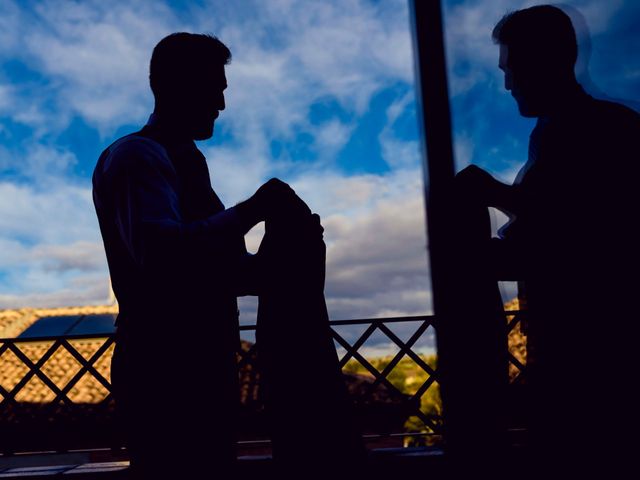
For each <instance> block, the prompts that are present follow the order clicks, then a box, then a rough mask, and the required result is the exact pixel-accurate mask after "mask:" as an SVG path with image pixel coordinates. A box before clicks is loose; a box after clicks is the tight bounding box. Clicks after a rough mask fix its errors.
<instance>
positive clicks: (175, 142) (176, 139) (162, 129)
mask: <svg viewBox="0 0 640 480" xmlns="http://www.w3.org/2000/svg"><path fill="white" fill-rule="evenodd" d="M145 126H146V127H147V128H150V129H151V130H153V131H155V132H157V133H158V136H159V137H161V138H162V139H163V140H164V142H165V143H167V144H170V145H172V146H173V147H179V148H189V149H192V148H195V147H196V144H195V142H194V141H193V140H192V139H190V138H185V137H181V136H179V135H176V133H175V131H174V130H172V129H170V128H167V127H166V126H165V123H164V122H163V121H162V117H161V116H160V115H158V114H157V113H155V112H154V113H152V114H151V115H149V119H148V120H147V124H146V125H145Z"/></svg>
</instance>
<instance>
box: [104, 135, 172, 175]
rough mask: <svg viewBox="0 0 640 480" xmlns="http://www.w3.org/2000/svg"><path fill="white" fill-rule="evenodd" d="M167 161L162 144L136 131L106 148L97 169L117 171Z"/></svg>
mask: <svg viewBox="0 0 640 480" xmlns="http://www.w3.org/2000/svg"><path fill="white" fill-rule="evenodd" d="M167 162H168V157H167V153H166V151H165V149H164V147H163V146H162V145H160V144H159V143H158V142H156V141H155V140H152V139H151V138H148V137H146V136H142V135H140V134H139V133H138V132H136V133H131V134H129V135H125V136H123V137H120V138H119V139H117V140H116V141H114V142H113V143H112V144H111V145H109V146H108V147H107V148H105V149H104V150H103V152H102V154H101V155H100V158H99V160H98V164H97V165H96V170H100V171H102V172H106V171H112V172H117V171H121V170H123V169H124V170H129V169H131V168H134V167H143V166H149V165H152V164H166V163H167Z"/></svg>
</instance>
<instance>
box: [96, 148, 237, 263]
mask: <svg viewBox="0 0 640 480" xmlns="http://www.w3.org/2000/svg"><path fill="white" fill-rule="evenodd" d="M102 178H103V180H104V185H103V188H107V189H111V190H112V192H113V196H114V197H113V198H114V200H115V217H116V218H115V220H116V224H117V227H118V231H119V233H120V237H121V238H122V240H123V242H124V244H125V245H126V247H127V249H128V250H129V253H130V254H131V256H132V258H133V259H134V260H135V261H136V263H138V264H139V265H144V264H146V263H148V262H155V261H161V262H162V261H170V260H172V259H174V258H173V257H175V253H176V250H175V249H176V248H181V247H184V246H187V245H188V244H189V243H190V242H202V241H204V242H206V243H207V245H210V249H211V250H212V251H214V250H215V249H216V247H217V246H221V245H223V244H225V243H227V242H228V241H230V240H231V239H234V238H235V239H237V238H238V237H239V236H242V235H243V234H244V229H245V228H246V226H245V225H244V224H243V222H242V219H241V218H240V217H239V216H238V214H237V213H236V212H235V210H234V209H233V208H231V209H227V210H225V211H223V212H220V213H218V214H216V215H212V216H210V217H208V218H205V219H202V220H196V221H189V222H187V221H185V220H184V219H183V218H182V214H181V211H180V207H179V202H178V195H177V184H176V181H177V179H176V177H175V172H174V171H173V167H172V166H171V164H170V161H169V159H168V158H166V156H165V155H163V151H162V150H161V149H159V148H156V147H155V146H154V144H153V143H151V142H148V141H145V140H129V141H127V142H125V143H123V144H121V145H119V146H118V147H117V148H115V149H114V150H113V151H111V152H110V154H109V157H108V158H107V159H106V160H105V162H104V164H103V172H102Z"/></svg>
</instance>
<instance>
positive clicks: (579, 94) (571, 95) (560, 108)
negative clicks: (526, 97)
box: [541, 79, 586, 118]
mask: <svg viewBox="0 0 640 480" xmlns="http://www.w3.org/2000/svg"><path fill="white" fill-rule="evenodd" d="M585 97H586V93H585V91H584V90H583V88H582V87H581V86H580V84H579V83H578V82H577V81H576V80H575V79H573V80H569V81H567V82H565V83H561V84H559V85H558V86H557V88H556V89H555V91H554V92H553V94H552V95H551V96H550V98H549V106H548V108H547V109H546V111H545V113H544V114H543V115H541V117H546V118H549V117H555V116H557V115H563V114H564V113H566V112H570V111H572V110H573V109H574V108H575V107H576V104H577V103H579V102H580V101H581V100H582V99H584V98H585Z"/></svg>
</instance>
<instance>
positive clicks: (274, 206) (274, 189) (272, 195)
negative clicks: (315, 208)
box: [236, 178, 306, 228]
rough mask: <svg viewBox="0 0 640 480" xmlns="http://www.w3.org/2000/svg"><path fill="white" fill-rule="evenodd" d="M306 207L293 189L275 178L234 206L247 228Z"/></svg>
mask: <svg viewBox="0 0 640 480" xmlns="http://www.w3.org/2000/svg"><path fill="white" fill-rule="evenodd" d="M301 206H304V207H305V208H306V205H305V204H304V202H303V201H302V200H301V199H300V198H299V197H298V196H297V195H296V192H294V191H293V189H292V188H291V187H290V186H289V185H288V184H286V183H285V182H283V181H282V180H279V179H277V178H272V179H271V180H269V181H268V182H266V183H265V184H263V185H262V186H261V187H260V188H258V190H257V191H256V193H254V194H253V196H251V198H249V199H248V200H246V201H244V202H242V203H240V204H238V205H236V210H237V211H238V213H239V214H240V215H241V216H242V217H243V219H244V221H245V222H246V223H247V225H248V227H249V228H251V227H253V226H254V225H255V224H257V223H259V222H262V221H264V220H266V219H267V217H268V216H273V215H277V214H278V213H283V214H284V212H287V211H289V210H291V209H292V208H295V207H300V208H301Z"/></svg>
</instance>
